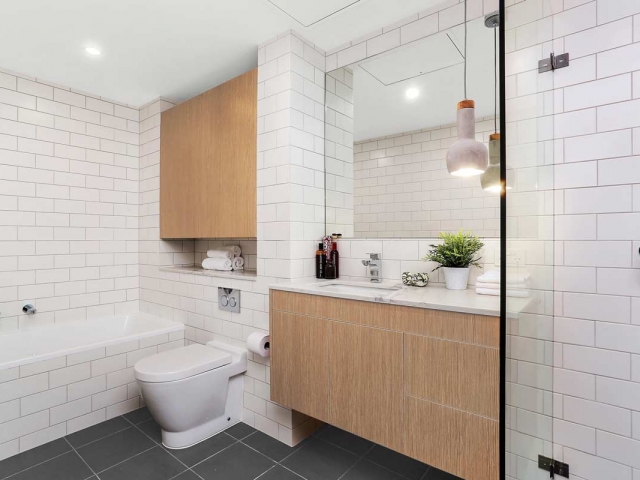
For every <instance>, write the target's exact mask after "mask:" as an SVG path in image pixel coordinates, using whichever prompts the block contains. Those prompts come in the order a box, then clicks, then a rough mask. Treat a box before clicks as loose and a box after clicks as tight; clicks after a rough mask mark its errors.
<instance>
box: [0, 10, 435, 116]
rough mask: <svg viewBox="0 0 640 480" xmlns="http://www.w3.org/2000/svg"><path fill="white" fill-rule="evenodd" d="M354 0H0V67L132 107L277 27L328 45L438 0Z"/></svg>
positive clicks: (246, 64)
mask: <svg viewBox="0 0 640 480" xmlns="http://www.w3.org/2000/svg"><path fill="white" fill-rule="evenodd" d="M354 1H355V0H271V1H269V0H0V68H2V69H7V70H13V71H16V72H20V73H23V74H26V75H30V76H34V77H38V78H41V79H43V80H47V81H50V82H54V83H58V84H61V85H65V86H70V87H72V88H75V89H78V90H82V91H85V92H88V93H93V94H95V95H100V96H103V97H106V98H110V99H113V100H117V101H120V102H124V103H128V104H131V105H135V106H140V105H143V104H145V103H147V102H148V101H151V100H153V99H155V98H157V97H159V96H164V97H167V98H171V99H174V100H178V101H182V100H185V99H187V98H190V97H192V96H194V95H196V94H198V93H201V92H203V91H205V90H207V89H209V88H211V87H213V86H215V85H218V84H220V83H222V82H224V81H226V80H228V79H230V78H233V77H234V76H236V75H238V74H240V73H242V72H244V71H246V70H248V69H250V68H252V67H255V66H256V62H257V55H256V46H257V45H258V44H260V43H262V42H264V41H266V40H269V39H270V38H273V37H275V36H276V35H278V34H280V33H281V32H283V31H284V30H287V29H294V30H296V31H298V32H299V33H300V34H302V35H303V36H305V37H306V38H308V39H309V40H310V41H312V42H314V43H315V44H317V45H318V46H320V47H321V48H323V49H325V50H329V49H331V48H334V47H336V46H338V45H342V44H344V43H346V42H348V41H350V40H351V39H353V38H357V37H359V36H362V35H365V34H367V33H369V32H371V31H372V30H374V29H376V28H380V27H382V26H385V25H387V24H389V23H392V22H395V21H397V20H400V19H402V18H404V17H407V16H408V15H411V14H413V13H415V12H417V11H420V10H423V9H426V8H430V7H432V6H434V5H437V4H438V3H441V1H442V0H402V1H401V2H398V1H390V0H358V1H356V2H355V3H353V2H354ZM345 7H346V8H345ZM340 9H342V10H340ZM336 10H337V13H335V14H334V15H331V13H333V12H334V11H336ZM327 15H330V16H328V17H327ZM325 17H326V18H325ZM296 19H297V20H296ZM314 22H316V23H314ZM309 24H312V25H311V26H310V27H308V28H307V27H304V25H309ZM86 46H95V47H97V48H99V49H100V50H102V52H103V54H102V55H101V56H100V57H89V56H88V55H87V54H86V53H85V52H84V48H85V47H86Z"/></svg>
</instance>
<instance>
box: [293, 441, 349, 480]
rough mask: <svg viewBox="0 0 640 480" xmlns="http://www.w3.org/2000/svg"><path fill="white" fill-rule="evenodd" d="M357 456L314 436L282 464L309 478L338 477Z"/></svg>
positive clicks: (330, 478) (326, 478)
mask: <svg viewBox="0 0 640 480" xmlns="http://www.w3.org/2000/svg"><path fill="white" fill-rule="evenodd" d="M356 461H358V457H356V456H355V455H353V454H352V453H349V452H346V451H344V450H342V449H341V448H338V447H336V446H335V445H332V444H330V443H327V442H325V441H323V440H320V439H317V438H314V439H313V440H311V441H309V442H308V443H307V444H306V445H304V446H303V447H301V448H300V449H299V450H298V451H296V452H295V453H294V454H293V455H291V456H290V457H288V458H287V459H285V460H284V461H283V462H282V464H283V465H284V466H285V467H287V468H289V469H291V470H293V471H294V472H296V473H297V474H299V475H301V476H303V477H305V478H307V479H309V480H334V479H337V478H340V476H341V475H343V474H344V473H345V472H346V471H347V470H349V468H351V466H353V464H355V463H356Z"/></svg>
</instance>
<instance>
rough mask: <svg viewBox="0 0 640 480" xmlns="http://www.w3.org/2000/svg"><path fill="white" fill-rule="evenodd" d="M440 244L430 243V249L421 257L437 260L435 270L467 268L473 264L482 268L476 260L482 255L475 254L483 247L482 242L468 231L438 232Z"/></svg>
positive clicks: (429, 260) (428, 260)
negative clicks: (437, 265)
mask: <svg viewBox="0 0 640 480" xmlns="http://www.w3.org/2000/svg"><path fill="white" fill-rule="evenodd" d="M440 239H441V240H442V244H441V245H431V250H430V251H429V253H427V254H426V255H425V256H424V257H423V259H422V260H423V261H425V262H437V263H439V264H440V266H439V267H436V268H434V269H433V271H434V272H435V271H436V270H438V269H439V268H442V267H447V268H468V267H469V266H471V265H474V266H476V267H478V268H482V265H480V264H479V263H478V261H479V260H480V259H481V258H482V257H476V256H475V255H476V254H477V253H478V252H479V251H480V250H481V249H482V247H484V243H482V242H481V241H480V239H479V238H478V237H476V236H475V235H473V234H471V233H470V232H463V231H459V232H458V233H445V232H440Z"/></svg>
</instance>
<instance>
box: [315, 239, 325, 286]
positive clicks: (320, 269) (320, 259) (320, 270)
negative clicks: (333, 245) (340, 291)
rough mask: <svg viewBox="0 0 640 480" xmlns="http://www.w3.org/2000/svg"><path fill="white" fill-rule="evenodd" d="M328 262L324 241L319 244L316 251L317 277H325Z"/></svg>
mask: <svg viewBox="0 0 640 480" xmlns="http://www.w3.org/2000/svg"><path fill="white" fill-rule="evenodd" d="M326 264H327V256H326V255H325V253H324V247H323V246H322V243H319V244H318V250H317V251H316V278H324V269H325V266H326Z"/></svg>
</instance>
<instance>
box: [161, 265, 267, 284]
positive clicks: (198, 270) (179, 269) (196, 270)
mask: <svg viewBox="0 0 640 480" xmlns="http://www.w3.org/2000/svg"><path fill="white" fill-rule="evenodd" d="M160 271H161V272H171V273H190V274H192V275H202V276H204V277H216V278H231V279H233V280H249V281H255V280H256V279H257V278H258V272H257V271H256V270H234V271H231V272H228V271H220V270H205V269H204V268H202V267H196V266H173V267H160Z"/></svg>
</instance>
